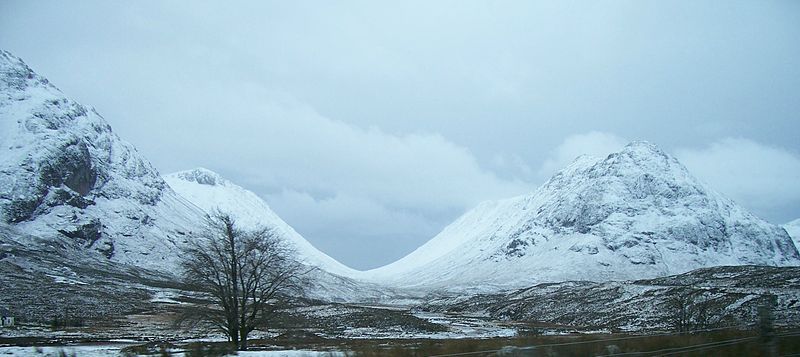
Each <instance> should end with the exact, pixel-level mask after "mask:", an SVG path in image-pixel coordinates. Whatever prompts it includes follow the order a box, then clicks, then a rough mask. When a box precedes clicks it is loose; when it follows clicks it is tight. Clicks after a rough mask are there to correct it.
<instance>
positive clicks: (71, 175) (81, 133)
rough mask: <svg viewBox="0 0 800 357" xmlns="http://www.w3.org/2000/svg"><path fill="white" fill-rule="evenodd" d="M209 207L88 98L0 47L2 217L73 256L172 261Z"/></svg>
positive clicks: (150, 264) (167, 264)
mask: <svg viewBox="0 0 800 357" xmlns="http://www.w3.org/2000/svg"><path fill="white" fill-rule="evenodd" d="M201 218H202V211H200V210H199V209H198V208H196V207H195V206H194V205H192V204H191V203H189V202H187V201H186V200H184V199H182V198H181V197H180V196H178V195H177V194H175V192H173V191H172V190H171V189H170V188H169V187H168V186H167V184H166V183H165V182H164V180H163V179H161V176H160V175H159V173H158V172H157V171H156V169H155V168H153V166H152V165H151V164H150V163H149V162H148V161H147V160H146V159H145V158H144V157H142V156H141V155H140V154H139V153H138V152H137V151H136V149H135V148H134V147H133V146H132V145H131V144H129V143H127V142H125V141H123V140H121V139H120V138H119V137H118V136H117V135H116V134H114V133H113V132H112V130H111V127H110V126H109V125H108V123H106V121H105V120H104V119H103V117H102V116H100V115H99V114H98V113H97V112H96V111H95V110H94V109H93V108H91V107H87V106H84V105H81V104H79V103H77V102H75V101H73V100H71V99H69V98H68V97H66V96H65V95H64V94H63V93H62V92H61V91H60V90H58V89H57V88H56V87H55V86H53V85H52V84H50V82H48V80H47V79H45V78H43V77H41V76H39V75H38V74H36V73H34V72H33V71H32V70H31V69H30V68H29V67H28V66H27V65H26V64H25V63H24V62H23V61H22V60H20V59H19V58H17V57H15V56H13V55H12V54H10V53H9V52H6V51H0V221H1V223H2V224H8V225H12V226H15V229H18V230H20V231H21V232H24V233H27V234H31V235H36V236H40V237H43V238H47V239H50V240H51V241H52V242H53V243H54V244H58V245H60V246H63V247H64V249H72V250H73V256H74V257H75V258H76V259H77V258H78V257H80V256H88V257H94V256H98V255H99V256H103V257H105V258H107V259H109V260H111V261H112V262H117V263H124V264H130V265H134V266H137V267H143V268H151V269H159V270H162V271H164V270H165V269H169V268H171V267H174V266H175V261H176V258H177V254H176V247H178V246H179V245H181V244H182V242H183V241H185V239H186V237H187V235H188V234H190V232H191V229H192V228H194V227H196V226H197V223H198V222H199V221H200V219H201Z"/></svg>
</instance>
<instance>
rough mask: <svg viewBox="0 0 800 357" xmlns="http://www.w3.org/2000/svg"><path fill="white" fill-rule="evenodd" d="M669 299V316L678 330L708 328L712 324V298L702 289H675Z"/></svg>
mask: <svg viewBox="0 0 800 357" xmlns="http://www.w3.org/2000/svg"><path fill="white" fill-rule="evenodd" d="M670 293H671V294H672V296H670V297H669V298H668V299H667V301H666V302H667V308H668V310H667V311H668V313H669V315H668V317H669V319H670V322H671V323H672V326H673V328H674V329H675V331H676V332H681V333H686V332H691V331H693V330H696V329H706V328H708V327H709V325H710V321H711V314H710V310H711V308H712V305H711V300H709V299H708V298H704V291H703V290H700V289H693V288H688V289H675V290H673V291H671V292H670Z"/></svg>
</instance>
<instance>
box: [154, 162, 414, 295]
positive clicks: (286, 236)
mask: <svg viewBox="0 0 800 357" xmlns="http://www.w3.org/2000/svg"><path fill="white" fill-rule="evenodd" d="M164 179H165V180H166V182H167V183H168V184H169V185H170V187H172V188H174V190H175V191H176V192H177V193H178V194H179V195H181V196H182V197H184V198H185V199H187V200H188V201H190V202H192V203H193V204H195V205H196V206H198V207H200V208H201V209H203V210H204V211H205V212H207V213H212V212H213V211H214V210H216V209H218V210H220V211H222V212H225V213H228V214H230V215H231V216H233V217H234V218H235V219H236V222H238V223H239V224H240V225H241V226H242V227H244V228H261V227H264V228H268V229H271V230H272V231H273V232H275V233H277V235H278V238H279V239H281V240H282V241H284V242H286V243H288V246H289V247H290V248H291V249H292V250H293V251H294V258H295V259H296V260H298V261H300V262H302V263H304V264H307V265H309V266H312V267H316V268H319V269H316V270H313V271H312V272H310V273H309V275H308V276H307V278H309V279H308V284H309V286H308V287H307V288H306V289H305V291H306V296H308V297H312V298H317V299H322V300H328V301H362V302H364V301H382V300H383V301H391V300H394V299H398V298H400V299H402V298H403V297H402V296H403V295H402V294H401V293H399V292H397V291H394V290H392V289H390V288H387V287H385V286H380V285H376V284H374V283H368V282H365V281H363V280H361V279H359V277H360V276H361V272H359V271H356V270H353V269H351V268H349V267H347V266H345V265H343V264H341V263H339V262H338V261H336V260H335V259H333V258H331V257H329V256H328V255H326V254H325V253H323V252H321V251H319V250H317V249H316V248H314V246H312V245H311V243H309V242H308V241H307V240H305V238H303V237H302V236H301V235H300V234H299V233H297V232H296V231H295V230H294V229H293V228H292V227H291V226H289V225H288V224H287V223H286V222H284V221H283V220H282V219H281V218H280V217H278V215H276V214H275V212H273V211H272V209H270V208H269V206H268V205H267V203H266V202H264V201H263V200H262V199H261V198H259V197H258V196H257V195H256V194H255V193H253V192H251V191H248V190H246V189H244V188H242V187H240V186H237V185H236V184H234V183H232V182H230V181H228V180H226V179H224V178H223V177H222V176H220V175H219V174H217V173H215V172H213V171H211V170H207V169H203V168H197V169H193V170H187V171H181V172H176V173H173V174H169V175H166V176H164Z"/></svg>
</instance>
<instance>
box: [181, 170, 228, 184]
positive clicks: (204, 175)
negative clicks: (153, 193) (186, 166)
mask: <svg viewBox="0 0 800 357" xmlns="http://www.w3.org/2000/svg"><path fill="white" fill-rule="evenodd" d="M169 176H174V177H177V178H179V179H181V180H184V181H189V182H196V183H198V184H201V185H208V186H217V185H225V183H227V182H228V181H227V180H225V179H224V178H223V177H222V176H221V175H220V174H218V173H216V172H214V171H211V170H209V169H206V168H203V167H198V168H194V169H191V170H186V171H180V172H175V173H173V174H170V175H169Z"/></svg>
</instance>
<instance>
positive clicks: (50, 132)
mask: <svg viewBox="0 0 800 357" xmlns="http://www.w3.org/2000/svg"><path fill="white" fill-rule="evenodd" d="M170 180H171V183H172V184H174V185H175V186H176V188H178V189H180V191H181V193H182V194H183V195H186V196H187V198H189V199H191V200H192V201H193V202H195V203H197V205H195V204H194V203H192V202H190V201H189V200H187V199H186V198H184V197H183V196H182V195H179V194H178V193H176V192H175V191H174V190H173V189H172V188H171V187H170V186H169V185H168V184H167V182H166V181H165V180H164V179H163V178H162V177H161V175H160V174H159V173H158V171H157V170H156V169H155V168H154V167H153V166H152V165H151V164H150V162H149V161H148V160H147V159H146V158H144V157H143V156H142V155H140V154H139V153H138V152H137V151H136V149H135V148H134V147H133V146H132V145H131V144H129V143H127V142H125V141H123V140H121V139H120V138H119V137H118V136H117V135H116V134H114V133H113V131H112V130H111V127H110V126H109V125H108V123H106V121H105V120H104V119H103V118H102V117H101V116H100V115H99V114H98V113H97V112H96V111H95V110H94V109H92V108H90V107H86V106H84V105H81V104H79V103H77V102H75V101H73V100H71V99H69V98H67V97H66V96H65V95H64V94H63V93H62V92H61V91H59V90H58V89H57V88H56V87H54V86H53V85H52V84H50V83H49V82H48V81H47V79H45V78H43V77H41V76H39V75H38V74H36V73H35V72H33V71H32V70H31V69H30V68H29V67H28V66H27V65H25V63H24V62H23V61H22V60H20V59H19V58H17V57H14V56H13V55H12V54H10V53H8V52H5V51H2V52H0V228H2V229H4V231H7V232H18V234H16V233H15V234H7V235H6V236H7V237H6V239H8V240H9V241H14V243H15V244H20V245H23V246H24V245H27V244H33V243H34V242H33V240H34V238H35V240H36V244H47V245H49V246H52V247H56V248H57V251H58V253H59V254H58V257H60V258H59V259H62V258H63V257H68V259H70V260H71V261H72V262H73V263H74V262H77V263H79V264H85V265H87V266H100V265H102V266H103V268H104V269H114V267H117V269H119V271H120V272H122V271H127V270H130V269H133V270H135V271H142V268H144V269H149V271H145V272H144V273H146V274H150V275H152V276H158V277H163V276H164V275H162V273H166V274H167V275H166V276H172V277H173V278H174V276H175V274H177V273H178V272H179V271H178V261H179V255H180V248H181V247H182V246H184V244H186V242H187V241H188V240H189V239H192V236H193V231H194V230H198V229H203V227H204V220H203V219H204V216H205V214H206V210H208V209H210V208H211V207H212V206H219V207H220V208H223V209H225V210H228V211H232V212H233V213H235V215H236V216H237V218H239V220H240V223H243V224H246V225H251V226H254V225H256V224H259V225H260V224H266V225H267V226H269V227H271V228H273V229H276V230H277V231H278V232H280V234H281V237H282V238H283V239H285V240H286V241H287V242H289V243H291V245H292V246H293V247H294V248H295V250H296V251H297V255H296V258H297V259H298V260H300V261H302V262H304V263H306V264H308V265H310V266H314V267H318V268H320V269H317V270H315V271H313V272H312V273H311V274H310V275H309V276H308V277H309V281H310V282H309V286H308V288H307V293H308V295H309V296H310V297H315V298H323V299H327V300H344V301H352V300H353V299H363V300H368V299H371V300H376V299H379V298H382V297H387V296H389V295H391V294H389V293H390V292H387V290H386V289H385V288H383V287H379V286H375V285H372V284H368V283H364V282H361V281H356V280H354V279H350V278H347V277H346V276H347V275H353V274H355V273H356V272H355V271H353V270H352V269H350V268H347V267H345V266H344V265H342V264H340V263H338V262H337V261H335V260H334V259H332V258H330V257H328V256H327V255H325V254H323V253H321V252H319V251H318V250H316V249H315V248H313V247H312V246H311V245H310V244H309V243H308V242H307V241H305V240H304V239H303V238H302V237H301V236H300V235H299V234H297V232H295V231H294V230H293V229H292V228H291V227H289V226H288V225H287V224H286V223H285V222H283V221H282V220H281V219H280V218H278V217H277V216H276V215H275V214H274V213H273V212H272V211H271V210H270V209H269V207H268V206H267V205H266V204H265V203H264V202H263V201H261V199H259V198H258V197H257V196H255V194H253V193H252V192H249V191H247V190H244V189H242V188H241V187H238V186H236V185H233V184H232V183H230V182H228V181H226V180H224V179H222V178H221V177H219V176H218V175H216V174H214V173H212V172H209V171H206V170H193V171H190V172H184V173H179V174H176V175H174V176H171V177H170ZM212 183H213V184H212ZM198 205H199V207H198ZM32 237H33V238H32ZM42 242H44V243H42ZM0 248H2V247H0ZM13 258H14V257H13V254H12V253H9V252H7V251H6V250H5V249H4V248H3V249H0V263H5V262H6V260H7V259H13ZM8 262H10V263H9V264H11V265H14V264H16V263H13V262H11V261H8ZM12 263H13V264H12ZM101 263H102V264H101ZM31 264H33V265H35V264H36V263H35V261H34V262H33V263H31V261H25V262H24V264H22V265H25V266H28V265H31ZM32 268H36V267H32ZM14 269H17V268H14ZM337 274H339V275H337ZM340 275H341V276H340ZM392 296H393V295H392Z"/></svg>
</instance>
